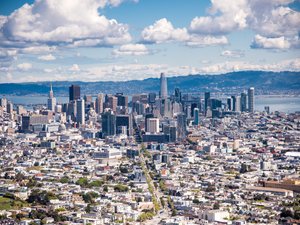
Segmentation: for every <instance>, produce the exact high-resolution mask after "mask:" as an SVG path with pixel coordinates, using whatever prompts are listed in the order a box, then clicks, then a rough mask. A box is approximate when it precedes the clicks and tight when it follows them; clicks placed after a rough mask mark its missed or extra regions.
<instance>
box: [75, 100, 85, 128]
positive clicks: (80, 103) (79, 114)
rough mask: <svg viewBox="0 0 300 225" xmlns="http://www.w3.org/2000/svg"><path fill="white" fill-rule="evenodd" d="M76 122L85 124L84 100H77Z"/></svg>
mask: <svg viewBox="0 0 300 225" xmlns="http://www.w3.org/2000/svg"><path fill="white" fill-rule="evenodd" d="M76 122H77V123H78V124H81V125H84V124H85V103H84V99H78V100H77V101H76Z"/></svg>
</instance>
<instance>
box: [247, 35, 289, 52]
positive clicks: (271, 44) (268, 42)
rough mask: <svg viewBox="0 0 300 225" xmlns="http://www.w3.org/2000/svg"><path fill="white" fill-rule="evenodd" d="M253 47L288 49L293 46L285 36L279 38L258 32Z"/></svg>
mask: <svg viewBox="0 0 300 225" xmlns="http://www.w3.org/2000/svg"><path fill="white" fill-rule="evenodd" d="M251 47H253V48H267V49H288V48H290V47H291V43H290V42H289V41H288V40H287V39H286V38H285V37H283V36H282V37H278V38H267V37H263V36H261V35H259V34H257V35H255V38H254V40H253V43H252V46H251Z"/></svg>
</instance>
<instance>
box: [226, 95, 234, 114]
mask: <svg viewBox="0 0 300 225" xmlns="http://www.w3.org/2000/svg"><path fill="white" fill-rule="evenodd" d="M227 108H228V110H230V111H231V110H233V101H232V98H231V97H228V98H227Z"/></svg>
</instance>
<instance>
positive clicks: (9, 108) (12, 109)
mask: <svg viewBox="0 0 300 225" xmlns="http://www.w3.org/2000/svg"><path fill="white" fill-rule="evenodd" d="M13 111H14V105H13V104H12V103H11V102H9V101H8V102H7V107H6V112H7V113H10V114H12V113H13Z"/></svg>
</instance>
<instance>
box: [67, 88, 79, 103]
mask: <svg viewBox="0 0 300 225" xmlns="http://www.w3.org/2000/svg"><path fill="white" fill-rule="evenodd" d="M78 99H80V87H79V86H78V85H71V86H70V87H69V100H70V101H75V100H78Z"/></svg>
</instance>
